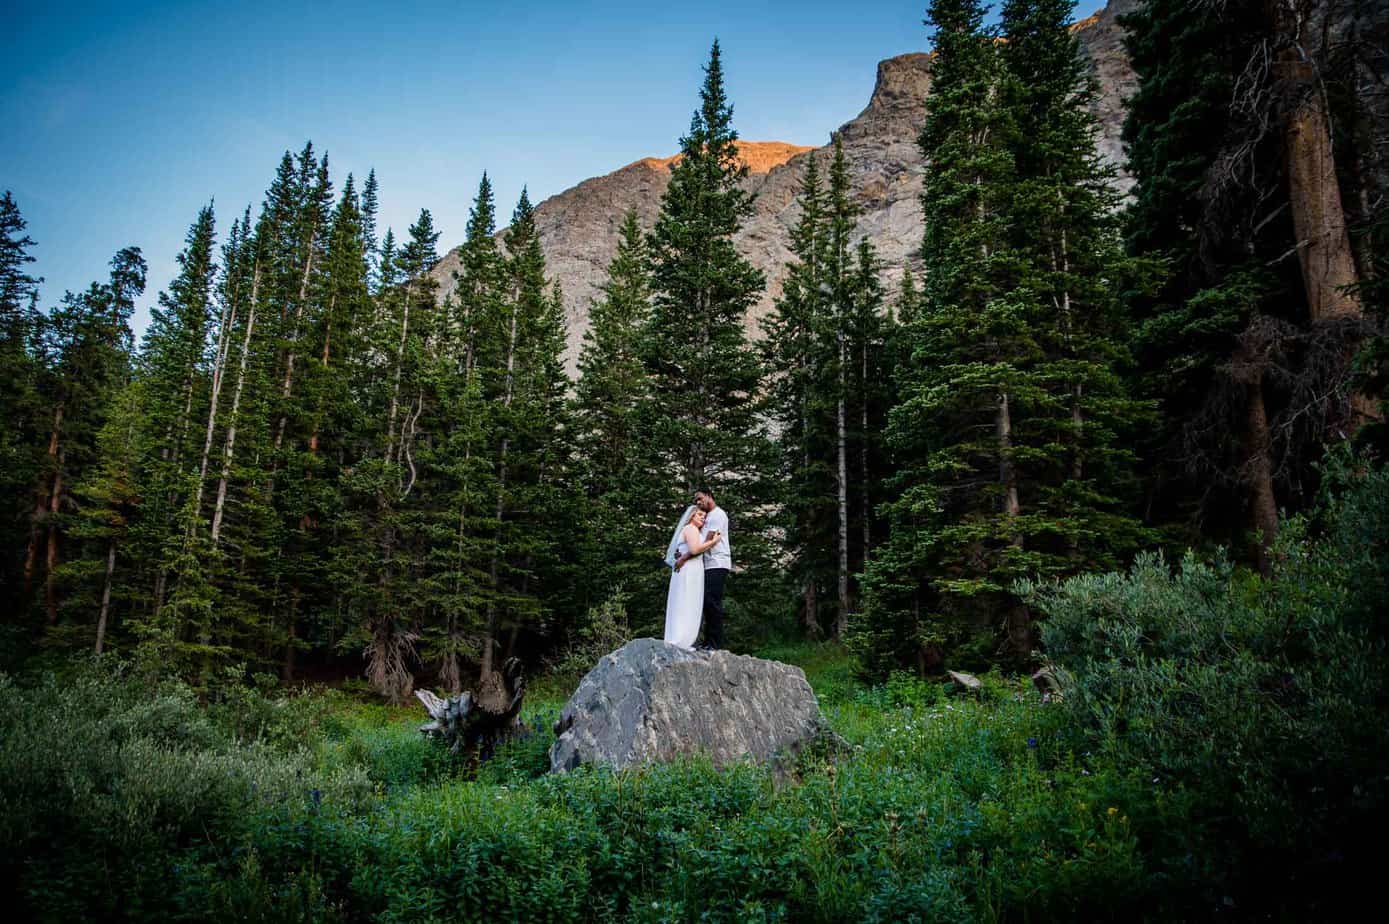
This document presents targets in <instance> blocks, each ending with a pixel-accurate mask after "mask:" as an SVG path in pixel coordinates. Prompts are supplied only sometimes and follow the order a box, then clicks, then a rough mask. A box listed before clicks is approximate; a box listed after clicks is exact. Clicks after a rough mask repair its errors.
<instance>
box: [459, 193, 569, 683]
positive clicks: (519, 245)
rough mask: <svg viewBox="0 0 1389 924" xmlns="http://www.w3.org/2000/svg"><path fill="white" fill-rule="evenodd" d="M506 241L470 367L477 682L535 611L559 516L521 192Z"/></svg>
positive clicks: (546, 294)
mask: <svg viewBox="0 0 1389 924" xmlns="http://www.w3.org/2000/svg"><path fill="white" fill-rule="evenodd" d="M505 239H506V250H507V253H506V259H505V263H504V280H505V287H506V288H505V297H504V298H503V299H502V301H501V302H500V305H499V307H500V308H501V309H502V310H501V312H500V313H499V314H496V315H493V316H491V317H488V318H486V319H484V321H483V326H482V334H483V336H485V337H487V338H488V339H490V340H491V341H492V342H493V344H494V346H493V348H492V349H489V350H488V351H487V353H486V354H484V355H485V356H488V357H490V362H488V363H485V364H483V365H481V366H480V367H479V372H480V374H481V383H482V387H483V391H484V393H486V394H488V395H489V396H490V397H491V420H490V429H491V433H490V434H489V436H490V439H489V442H490V443H491V446H490V447H489V448H490V450H491V453H492V457H493V470H494V472H495V479H494V485H493V490H494V498H495V506H494V508H493V524H494V526H495V529H496V532H495V535H494V538H493V548H492V552H491V557H490V562H489V566H488V577H489V583H490V585H491V586H490V591H491V593H490V596H489V598H488V602H487V612H486V625H485V628H484V635H483V643H482V645H483V648H482V653H481V663H480V672H481V675H482V683H483V684H484V686H486V685H488V684H491V683H495V682H499V677H500V675H499V673H498V665H499V664H500V660H499V658H498V655H499V654H503V655H504V652H502V651H501V650H500V649H501V648H502V642H501V634H502V632H503V631H504V630H505V631H507V632H509V640H508V642H507V645H506V650H507V651H509V650H510V649H511V647H512V644H513V643H514V641H515V638H516V636H517V634H518V632H519V631H520V630H521V629H522V628H524V627H527V626H534V625H535V624H536V622H537V620H538V618H539V617H540V616H541V615H542V614H543V612H544V606H543V603H542V601H541V600H540V599H539V597H540V595H539V587H538V586H537V585H536V584H535V583H534V581H535V577H536V575H537V572H538V569H539V568H540V567H541V566H542V564H543V563H545V560H546V559H547V558H548V557H549V556H550V555H552V554H553V547H552V546H553V543H554V542H555V539H554V538H553V536H554V532H553V530H552V529H550V525H551V524H553V523H554V522H556V520H555V519H553V518H552V517H555V516H559V515H560V513H561V511H560V508H559V490H558V489H559V486H560V484H561V482H560V477H561V475H562V474H563V472H562V470H561V469H562V467H563V465H564V461H563V459H562V452H561V447H562V445H563V439H564V434H565V430H566V425H565V421H564V392H565V388H566V385H567V382H566V379H565V375H564V369H563V365H562V362H561V356H562V354H563V351H564V342H565V341H564V325H563V314H562V307H561V302H560V299H559V294H558V293H557V292H555V293H552V292H551V291H550V286H549V283H548V282H547V280H546V278H545V257H544V254H543V252H542V251H541V248H540V235H539V232H538V231H537V229H536V226H535V210H534V208H533V207H532V205H531V203H530V199H529V197H528V196H527V194H526V192H525V190H524V189H523V190H522V192H521V198H520V201H519V202H518V203H517V205H516V210H515V212H514V213H513V214H512V220H511V227H510V228H509V229H508V230H507V233H506V235H505ZM503 659H504V658H503Z"/></svg>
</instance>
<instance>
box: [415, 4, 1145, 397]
mask: <svg viewBox="0 0 1389 924" xmlns="http://www.w3.org/2000/svg"><path fill="white" fill-rule="evenodd" d="M1137 2H1138V0H1110V3H1109V5H1108V6H1107V7H1105V8H1104V9H1103V10H1101V11H1099V12H1098V13H1096V14H1095V15H1094V16H1091V17H1090V18H1088V19H1086V20H1084V21H1082V22H1079V23H1077V24H1076V25H1075V30H1076V34H1077V36H1078V37H1079V39H1080V47H1081V53H1082V54H1084V55H1085V57H1086V60H1087V61H1088V62H1089V64H1090V68H1091V72H1092V73H1093V74H1094V76H1095V79H1096V81H1097V83H1098V85H1099V90H1100V95H1099V99H1098V100H1097V101H1096V106H1095V114H1096V116H1097V117H1098V119H1099V123H1100V137H1099V140H1098V145H1099V149H1100V151H1101V153H1102V154H1104V155H1105V156H1106V157H1107V158H1108V159H1109V160H1110V161H1111V162H1113V163H1114V164H1116V165H1122V146H1121V143H1120V140H1119V131H1120V127H1121V126H1122V123H1123V100H1124V97H1125V96H1127V95H1129V94H1130V93H1132V91H1133V86H1134V75H1133V71H1132V70H1131V69H1130V67H1129V65H1128V60H1127V58H1126V57H1125V55H1124V51H1123V47H1122V45H1121V39H1122V29H1121V28H1120V26H1119V24H1118V22H1117V21H1116V17H1117V16H1119V15H1122V14H1123V13H1126V12H1128V11H1129V10H1131V9H1132V8H1133V7H1134V6H1136V5H1137ZM930 61H931V57H930V55H928V54H923V53H915V54H906V55H899V56H898V57H895V58H889V59H887V60H886V61H883V62H881V63H880V64H879V65H878V79H877V84H876V86H875V87H874V89H873V96H872V98H871V99H870V100H869V101H868V105H867V107H865V108H864V110H863V111H862V112H861V113H859V114H858V116H857V117H855V118H854V119H852V120H851V121H849V122H847V123H845V124H844V125H843V126H841V128H840V129H839V131H840V134H841V136H842V138H843V142H844V153H845V157H846V159H847V161H848V164H849V179H850V183H851V185H852V187H853V193H854V198H855V201H856V203H857V204H858V206H859V208H860V210H861V214H860V217H859V234H860V236H866V237H867V238H868V239H869V240H870V241H871V242H872V243H873V245H874V247H875V248H876V249H877V252H878V257H879V259H880V260H881V262H882V266H883V284H884V286H885V287H886V288H887V291H888V292H889V293H892V292H894V291H895V289H896V286H897V285H898V283H900V281H901V278H902V273H903V270H904V269H905V268H906V267H908V266H910V267H911V268H912V271H913V272H914V273H919V272H920V269H921V267H920V260H919V258H918V255H917V251H918V250H919V248H920V246H921V235H922V227H921V201H920V199H921V186H922V174H923V171H924V169H925V165H924V162H923V160H922V157H921V151H920V149H919V148H918V147H917V143H916V141H917V136H918V135H919V134H920V132H921V127H922V124H923V122H924V120H925V113H926V110H925V100H926V95H927V93H928V92H929V91H930V86H931V72H930V71H931V69H930ZM747 148H748V149H749V150H748V153H747V154H746V158H747V160H748V161H749V163H750V166H751V168H752V172H751V173H750V175H749V176H748V177H747V179H746V180H745V181H744V184H745V186H746V187H747V188H748V189H749V190H750V191H752V192H754V193H756V194H757V200H756V211H755V213H754V214H753V216H752V217H751V218H750V219H749V220H748V222H747V223H746V225H745V226H744V228H743V230H742V231H741V232H740V233H739V235H738V237H737V239H736V244H737V246H738V248H739V250H740V252H741V253H742V254H743V255H744V256H745V257H747V258H748V259H749V260H751V261H752V263H753V264H754V265H755V266H757V267H758V268H759V269H761V270H762V271H763V272H764V273H765V274H766V276H767V288H766V290H765V291H764V292H763V295H762V298H761V299H760V300H759V301H758V302H757V304H756V305H754V306H753V309H752V310H751V311H750V312H749V316H748V332H749V333H750V334H751V335H752V336H754V337H756V336H758V335H759V333H760V324H759V322H760V319H761V318H762V317H764V316H766V315H767V314H768V313H769V312H770V311H771V309H772V305H773V303H774V302H775V301H776V299H777V297H778V296H779V295H780V294H781V289H782V284H783V282H784V280H785V267H786V264H787V263H788V262H789V260H790V259H791V251H790V237H791V235H790V229H791V227H792V226H793V225H794V224H795V222H796V219H797V217H798V213H799V209H798V208H797V207H796V205H795V198H796V191H797V189H798V188H799V186H800V182H801V177H802V176H803V174H804V171H805V164H806V161H807V158H808V157H809V156H810V154H811V153H814V155H815V156H816V157H817V158H820V159H821V162H822V165H825V164H827V158H828V156H829V153H830V148H829V147H828V146H826V147H824V148H819V149H817V150H816V151H814V152H805V151H804V150H803V149H799V148H795V147H793V146H790V145H784V144H779V143H776V142H753V143H750V144H748V145H747ZM1119 179H1120V184H1121V186H1122V187H1123V188H1125V189H1127V187H1128V186H1129V185H1131V181H1130V180H1129V179H1128V178H1127V177H1126V176H1124V175H1123V174H1122V173H1121V174H1120V178H1119ZM669 182H670V170H669V159H667V160H658V159H655V158H646V159H644V160H639V161H637V162H636V163H633V164H629V165H627V166H626V167H623V168H621V169H620V170H616V171H614V172H612V173H609V174H607V175H606V176H601V177H595V178H593V179H590V180H585V181H583V182H582V183H580V184H578V185H577V186H574V187H573V188H571V189H567V190H565V191H564V192H562V193H559V194H558V195H555V196H551V197H550V198H549V199H546V200H545V201H544V202H542V203H540V204H539V205H538V206H536V213H535V214H536V224H537V227H538V228H539V231H540V241H541V245H542V247H543V248H544V251H545V259H546V267H547V269H548V271H549V274H550V276H551V278H554V279H558V280H559V282H560V284H561V286H563V289H564V302H565V314H566V323H567V325H568V330H569V343H568V349H567V351H566V353H565V363H566V365H567V367H568V369H569V371H570V373H571V374H572V373H573V372H574V369H575V366H576V363H577V360H578V354H579V347H580V345H581V344H582V341H583V334H584V331H585V330H587V329H588V314H589V307H590V305H591V304H592V302H593V300H594V299H596V298H599V297H601V294H602V293H601V286H602V284H603V281H604V280H605V278H606V276H607V267H608V263H609V262H610V261H611V260H612V258H613V255H614V254H615V253H616V251H617V242H618V230H619V227H620V225H621V222H622V216H623V213H624V212H626V211H627V209H629V208H633V209H636V211H637V215H638V217H639V218H640V220H641V223H642V226H643V227H644V228H647V229H650V228H651V226H652V225H653V224H654V223H655V221H656V216H657V214H658V213H659V211H660V206H661V196H662V194H663V193H664V192H665V189H666V186H667V185H668V184H669ZM855 243H856V242H855ZM458 266H459V255H458V251H457V249H455V250H453V251H450V252H449V253H448V254H446V255H445V256H444V258H443V259H442V260H441V261H440V262H439V264H438V266H437V267H436V268H435V270H434V275H435V277H436V278H437V279H438V280H439V283H440V293H441V297H442V294H443V293H444V292H445V291H447V289H448V288H449V287H451V286H452V285H453V273H454V272H455V271H456V270H457V269H458Z"/></svg>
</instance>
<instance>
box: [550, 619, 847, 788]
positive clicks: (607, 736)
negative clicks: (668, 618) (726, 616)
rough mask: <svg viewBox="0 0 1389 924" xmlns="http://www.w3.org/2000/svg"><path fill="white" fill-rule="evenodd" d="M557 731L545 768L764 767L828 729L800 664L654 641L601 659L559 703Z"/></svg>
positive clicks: (634, 643)
mask: <svg viewBox="0 0 1389 924" xmlns="http://www.w3.org/2000/svg"><path fill="white" fill-rule="evenodd" d="M555 734H556V735H558V736H559V737H558V739H557V740H556V741H555V743H554V745H553V746H552V747H551V748H550V769H551V771H563V770H572V769H573V768H575V767H577V766H579V765H580V764H585V763H599V764H606V765H608V766H610V767H612V768H614V769H617V770H621V769H623V768H625V767H632V766H635V765H638V764H642V763H646V762H647V761H665V760H670V759H671V758H674V757H677V756H679V755H682V754H697V753H703V754H707V755H708V756H709V757H710V758H711V759H712V761H713V763H714V765H715V766H726V765H727V764H730V763H734V762H736V761H739V760H742V759H745V758H751V759H752V760H756V761H759V762H763V763H766V762H770V761H772V760H773V759H774V758H776V757H777V756H778V755H781V754H785V753H793V752H795V751H797V750H799V749H800V748H801V747H803V746H804V745H806V744H807V743H809V742H810V741H812V740H813V739H815V738H817V737H819V736H821V735H829V736H832V735H833V733H832V732H830V731H829V730H828V728H827V727H826V726H825V723H824V720H823V719H822V717H821V716H820V706H819V703H817V702H816V700H815V693H814V692H813V691H812V690H811V689H810V684H809V683H807V682H806V679H805V673H804V672H803V671H802V670H801V669H800V668H799V667H793V666H791V665H789V664H782V663H780V662H778V661H764V660H762V659H761V658H753V657H748V656H746V655H735V654H732V653H730V652H727V651H713V652H699V651H687V650H685V649H683V648H677V647H676V646H674V645H668V644H666V643H665V642H663V641H660V640H659V639H654V638H642V639H637V640H635V641H632V642H628V643H627V644H626V645H623V646H622V647H621V648H619V649H617V650H616V651H614V652H613V653H611V654H608V655H604V656H603V658H602V659H601V660H599V662H598V664H597V665H596V666H595V667H594V668H593V670H591V671H589V672H588V675H587V676H585V677H584V679H583V680H582V681H581V682H580V683H579V688H578V689H577V690H575V691H574V695H573V696H571V697H570V698H569V702H568V703H566V704H565V707H564V711H563V712H561V713H560V718H559V722H557V723H556V725H555Z"/></svg>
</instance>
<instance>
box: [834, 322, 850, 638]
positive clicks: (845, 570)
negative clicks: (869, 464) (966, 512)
mask: <svg viewBox="0 0 1389 924" xmlns="http://www.w3.org/2000/svg"><path fill="white" fill-rule="evenodd" d="M845 365H846V357H845V355H844V318H843V309H842V308H841V309H840V320H839V401H838V405H837V408H836V411H835V427H836V433H835V437H836V441H837V443H838V476H839V486H838V487H839V497H838V501H839V613H838V615H837V616H836V618H835V628H834V634H835V635H836V636H837V637H838V638H840V639H842V638H844V637H845V636H846V635H848V633H849V461H848V433H847V431H848V422H847V420H846V416H845V398H846V395H845V394H844V393H845V391H846V390H847V386H846V384H845V379H846V376H845V369H844V367H845Z"/></svg>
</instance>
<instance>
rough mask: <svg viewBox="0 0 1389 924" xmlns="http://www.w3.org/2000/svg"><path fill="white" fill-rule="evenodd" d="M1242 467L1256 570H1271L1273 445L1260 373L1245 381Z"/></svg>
mask: <svg viewBox="0 0 1389 924" xmlns="http://www.w3.org/2000/svg"><path fill="white" fill-rule="evenodd" d="M1244 445H1245V467H1246V468H1245V471H1246V477H1247V479H1248V482H1249V490H1250V494H1251V500H1250V510H1249V515H1250V526H1251V527H1252V528H1253V530H1254V543H1255V548H1254V551H1255V559H1256V562H1257V564H1258V568H1259V573H1260V574H1262V575H1263V576H1264V577H1268V576H1269V574H1270V573H1271V571H1272V561H1271V559H1270V557H1269V549H1270V548H1271V547H1272V546H1273V542H1274V540H1275V539H1277V538H1278V502H1277V500H1276V499H1275V497H1274V494H1273V449H1272V439H1271V437H1270V434H1269V429H1268V414H1267V411H1266V409H1265V407H1264V383H1263V375H1262V374H1257V375H1255V376H1254V377H1253V379H1252V380H1251V381H1249V382H1247V383H1246V384H1245V433H1244Z"/></svg>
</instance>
